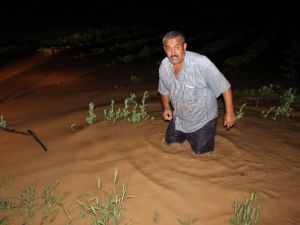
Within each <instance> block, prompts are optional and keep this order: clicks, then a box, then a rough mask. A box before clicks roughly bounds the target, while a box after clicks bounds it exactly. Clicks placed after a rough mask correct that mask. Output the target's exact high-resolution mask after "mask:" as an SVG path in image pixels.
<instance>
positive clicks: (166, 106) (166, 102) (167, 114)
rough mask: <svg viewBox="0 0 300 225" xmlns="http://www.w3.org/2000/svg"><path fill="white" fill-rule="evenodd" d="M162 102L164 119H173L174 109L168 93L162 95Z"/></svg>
mask: <svg viewBox="0 0 300 225" xmlns="http://www.w3.org/2000/svg"><path fill="white" fill-rule="evenodd" d="M161 102H162V106H163V118H164V120H171V119H172V110H171V107H170V99H169V96H168V95H161Z"/></svg>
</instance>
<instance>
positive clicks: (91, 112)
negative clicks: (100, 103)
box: [85, 102, 96, 125]
mask: <svg viewBox="0 0 300 225" xmlns="http://www.w3.org/2000/svg"><path fill="white" fill-rule="evenodd" d="M85 119H86V122H87V124H88V125H91V124H93V123H94V122H95V121H96V114H95V113H94V104H93V103H92V102H90V104H89V115H88V116H87V117H86V118H85Z"/></svg>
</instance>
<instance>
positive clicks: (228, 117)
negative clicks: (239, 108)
mask: <svg viewBox="0 0 300 225" xmlns="http://www.w3.org/2000/svg"><path fill="white" fill-rule="evenodd" d="M235 121H236V119H235V115H234V113H226V114H225V118H224V127H226V129H227V130H229V129H230V128H232V127H233V126H234V124H235Z"/></svg>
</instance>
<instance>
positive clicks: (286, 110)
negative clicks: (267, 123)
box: [261, 88, 297, 120]
mask: <svg viewBox="0 0 300 225" xmlns="http://www.w3.org/2000/svg"><path fill="white" fill-rule="evenodd" d="M296 92H297V89H293V88H289V89H288V90H285V91H284V92H283V94H282V96H281V97H280V105H279V106H272V107H271V108H270V109H269V110H268V111H267V112H265V111H262V112H261V113H262V115H263V116H264V117H268V115H269V114H270V113H271V112H272V111H274V116H273V120H276V119H277V117H278V116H285V117H289V116H290V115H291V113H292V112H293V110H294V109H293V108H292V105H293V104H294V103H295V102H296Z"/></svg>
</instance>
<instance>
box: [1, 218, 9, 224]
mask: <svg viewBox="0 0 300 225" xmlns="http://www.w3.org/2000/svg"><path fill="white" fill-rule="evenodd" d="M7 224H8V218H7V217H1V218H0V225H7Z"/></svg>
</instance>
